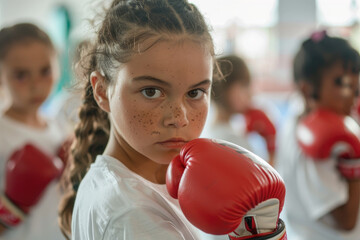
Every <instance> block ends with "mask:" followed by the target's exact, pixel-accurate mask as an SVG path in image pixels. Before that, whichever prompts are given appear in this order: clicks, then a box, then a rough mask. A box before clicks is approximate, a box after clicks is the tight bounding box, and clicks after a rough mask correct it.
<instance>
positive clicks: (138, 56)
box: [60, 0, 215, 240]
mask: <svg viewBox="0 0 360 240" xmlns="http://www.w3.org/2000/svg"><path fill="white" fill-rule="evenodd" d="M85 59H88V65H87V66H85V70H86V72H85V74H84V77H83V81H84V82H83V83H84V89H85V92H84V99H83V106H82V107H81V109H80V114H79V117H80V123H79V125H78V127H77V129H76V131H75V135H76V139H75V142H74V143H73V146H72V161H71V163H70V165H69V169H68V172H67V173H68V178H67V179H66V180H67V183H68V186H67V188H66V191H67V192H66V193H65V196H64V198H63V201H62V204H61V206H60V225H61V228H62V230H63V232H64V234H65V235H66V236H67V237H68V238H70V235H71V236H72V239H73V240H76V239H156V240H160V239H187V240H190V239H200V237H199V236H198V235H199V233H200V231H199V230H197V229H195V228H194V227H193V226H192V225H191V224H190V223H189V222H188V221H187V220H186V219H185V217H184V215H183V214H182V213H181V211H180V209H179V207H178V202H177V201H175V200H174V199H172V198H171V197H170V196H169V194H168V193H167V191H166V187H165V173H166V169H167V166H168V164H169V163H170V161H171V160H172V158H173V157H175V156H176V155H177V154H178V153H179V150H180V148H181V147H182V146H183V145H184V144H185V143H186V142H188V141H190V140H192V139H195V138H197V137H199V135H200V133H201V131H202V129H203V126H204V123H205V119H206V116H207V112H208V106H209V101H210V87H211V82H212V74H213V66H214V63H215V60H214V47H213V42H212V39H211V36H210V34H209V31H208V27H207V25H206V24H205V22H204V19H203V17H202V15H201V14H200V13H199V11H198V10H197V8H196V7H195V6H194V5H193V4H189V3H188V2H187V1H186V0H152V1H145V0H142V1H136V0H130V1H129V0H128V1H125V0H115V1H114V2H113V3H112V4H111V6H110V8H109V10H108V12H107V14H106V16H105V19H104V20H103V22H102V25H101V27H100V30H99V31H98V37H97V39H96V41H95V42H94V45H93V48H92V49H91V51H90V53H89V54H86V55H85V56H84V58H83V60H85ZM81 65H83V66H84V61H82V64H80V66H81ZM75 199H76V200H75Z"/></svg>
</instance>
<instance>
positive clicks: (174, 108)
mask: <svg viewBox="0 0 360 240" xmlns="http://www.w3.org/2000/svg"><path fill="white" fill-rule="evenodd" d="M212 72H213V58H212V56H211V55H210V53H209V51H207V50H206V49H205V48H204V47H203V46H202V45H200V44H198V43H195V42H193V41H190V40H184V41H181V42H178V41H162V42H159V43H156V44H155V45H154V46H152V47H151V48H150V49H148V50H147V51H145V52H143V53H139V54H135V55H134V56H133V57H132V58H131V60H130V61H129V62H127V63H126V64H123V65H122V66H121V67H120V71H119V73H118V78H117V81H116V84H114V85H110V88H109V89H108V96H109V97H108V98H109V111H110V116H111V119H112V124H113V128H114V130H115V134H116V135H118V136H121V138H122V139H124V140H125V141H126V142H127V144H128V145H129V146H131V147H132V148H133V149H134V150H136V151H137V152H138V153H140V154H142V155H144V156H146V157H147V158H149V159H151V160H153V161H155V162H157V163H160V164H168V163H169V162H170V161H171V159H172V158H173V157H174V156H176V155H177V154H178V153H179V150H180V148H181V147H182V146H183V145H184V144H185V143H186V142H188V141H190V140H192V139H194V138H197V137H199V135H200V133H201V131H202V129H203V126H204V124H205V120H206V117H207V113H208V107H209V101H210V86H211V81H212Z"/></svg>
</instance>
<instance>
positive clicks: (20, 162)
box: [0, 144, 63, 227]
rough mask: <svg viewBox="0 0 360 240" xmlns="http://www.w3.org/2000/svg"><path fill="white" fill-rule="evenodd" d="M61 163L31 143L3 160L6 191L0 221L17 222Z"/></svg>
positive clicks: (2, 200)
mask: <svg viewBox="0 0 360 240" xmlns="http://www.w3.org/2000/svg"><path fill="white" fill-rule="evenodd" d="M62 169H63V163H62V161H61V160H60V159H59V158H53V157H51V156H48V155H47V154H45V153H43V152H42V151H41V150H39V149H38V148H36V147H35V146H33V145H31V144H27V145H25V146H24V147H23V148H22V149H19V150H17V151H16V152H14V153H13V154H12V155H11V156H10V158H9V159H8V161H7V163H6V169H5V194H3V195H2V196H1V197H0V222H1V223H3V224H4V225H5V226H8V227H13V226H16V225H18V224H19V223H20V222H21V221H22V220H23V219H24V218H25V215H26V214H27V213H28V212H29V210H30V208H31V207H32V206H34V205H35V204H36V203H37V202H38V201H39V199H40V198H41V196H42V194H43V192H44V190H45V188H46V186H47V185H48V184H49V183H50V182H51V181H52V180H54V179H55V178H57V177H59V176H60V174H61V172H62Z"/></svg>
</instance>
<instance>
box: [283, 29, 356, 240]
mask: <svg viewBox="0 0 360 240" xmlns="http://www.w3.org/2000/svg"><path fill="white" fill-rule="evenodd" d="M293 70H294V79H295V83H296V85H297V87H298V89H299V90H300V92H301V94H302V96H303V99H304V111H303V112H302V113H301V114H300V116H296V117H295V118H294V119H292V120H290V121H288V122H287V125H286V126H285V127H284V129H283V131H282V134H281V135H280V136H281V137H280V141H279V148H278V149H279V151H278V158H277V161H278V164H277V169H278V171H279V173H280V174H281V175H282V176H283V178H284V181H285V183H286V189H287V193H286V203H285V204H286V210H285V212H286V216H287V227H288V228H291V229H290V230H289V231H288V232H289V237H290V238H291V239H293V238H294V239H319V240H323V239H324V240H325V239H327V240H329V239H330V240H331V239H334V240H335V239H336V240H344V239H346V240H355V239H358V238H359V236H360V216H359V215H360V214H359V206H360V200H359V199H360V181H359V180H356V179H351V180H349V179H348V178H347V177H346V176H345V175H343V174H342V173H341V171H339V168H338V167H337V166H338V165H337V163H338V160H339V159H337V158H336V157H335V156H333V155H331V156H327V158H325V159H321V160H319V159H315V158H313V157H310V155H308V154H305V150H304V149H301V148H300V146H299V139H297V136H299V135H296V130H297V129H299V128H298V126H299V123H301V122H302V121H303V120H304V119H306V117H307V116H311V115H310V114H312V113H315V112H317V111H318V110H319V109H326V111H331V112H333V113H335V114H337V115H339V116H349V115H350V113H351V110H352V107H353V104H354V100H355V97H356V96H357V94H358V81H359V72H360V56H359V54H358V52H356V50H354V49H353V48H352V47H351V46H350V45H349V44H348V42H347V41H346V40H344V39H341V38H336V37H330V36H328V35H327V34H326V32H324V31H323V32H316V33H314V34H313V35H312V36H311V37H310V38H308V39H306V40H305V41H304V42H303V43H302V45H301V47H300V49H299V51H298V52H297V54H296V56H295V59H294V68H293ZM328 121H330V119H329V118H328V119H325V121H324V122H322V123H323V124H326V123H327V122H328ZM340 127H341V126H336V125H333V126H331V127H330V128H328V129H326V132H328V133H329V134H330V135H331V134H332V132H334V130H337V129H340Z"/></svg>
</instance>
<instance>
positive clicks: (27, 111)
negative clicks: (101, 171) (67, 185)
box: [0, 23, 65, 240]
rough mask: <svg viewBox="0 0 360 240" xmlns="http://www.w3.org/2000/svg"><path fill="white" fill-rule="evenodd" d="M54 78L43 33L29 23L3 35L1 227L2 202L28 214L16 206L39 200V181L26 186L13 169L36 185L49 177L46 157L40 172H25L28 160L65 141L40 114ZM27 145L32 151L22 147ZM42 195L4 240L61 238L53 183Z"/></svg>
mask: <svg viewBox="0 0 360 240" xmlns="http://www.w3.org/2000/svg"><path fill="white" fill-rule="evenodd" d="M57 77H58V66H57V55H56V51H55V49H54V46H53V44H52V42H51V40H50V38H49V37H48V36H47V34H46V33H45V32H44V31H42V30H41V29H39V28H38V27H37V26H35V25H33V24H28V23H20V24H16V25H14V26H11V27H7V28H3V29H1V31H0V84H1V87H2V88H3V90H5V93H6V97H7V98H8V99H7V102H8V103H9V104H7V105H6V107H5V108H4V109H3V111H2V112H1V114H0V133H1V137H0V184H1V190H2V193H3V194H2V197H1V200H0V208H1V214H0V222H1V223H2V224H6V225H7V226H8V227H9V226H10V225H11V222H10V224H9V222H7V220H8V219H9V218H8V216H6V215H4V211H5V210H6V208H7V205H6V204H5V203H6V202H4V201H3V200H4V198H5V197H6V198H8V199H10V200H11V202H12V203H14V204H15V208H19V209H22V210H23V211H25V212H27V211H28V209H27V208H28V206H26V207H24V205H23V206H22V205H21V204H19V203H20V202H22V204H24V202H26V201H28V200H30V199H35V198H37V196H34V194H35V188H38V187H39V186H35V185H36V184H35V182H36V181H37V180H34V181H26V180H25V178H24V175H16V174H17V173H18V172H17V169H18V168H17V167H21V168H23V169H24V171H25V175H30V174H34V175H36V176H37V178H39V179H40V178H41V176H42V175H43V174H48V172H49V171H51V170H50V169H49V168H45V167H44V166H45V165H46V164H47V163H49V161H48V159H47V157H44V159H40V158H38V159H35V161H36V162H37V163H39V165H38V166H34V165H32V166H31V165H30V166H29V163H30V162H33V161H34V158H32V156H33V155H34V154H35V153H39V152H43V153H46V155H43V154H41V156H48V155H55V154H56V153H57V151H58V149H59V147H60V145H61V143H62V142H63V141H64V139H65V136H64V134H63V133H62V131H61V129H60V128H59V126H58V125H57V123H56V122H55V121H52V120H50V119H47V118H45V117H44V116H42V115H41V114H40V111H39V109H40V106H41V105H42V104H43V103H44V101H45V100H46V99H47V97H48V96H49V94H50V92H51V90H52V87H53V85H54V83H55V81H56V79H57ZM28 143H31V144H32V145H34V146H35V147H31V148H29V147H26V146H28V145H27V144H28ZM24 146H25V147H24ZM29 149H30V150H29ZM34 149H35V150H34ZM36 149H38V150H36ZM16 151H21V152H23V153H28V154H25V155H24V156H23V157H21V156H20V157H16V155H13V153H14V152H16ZM18 156H19V155H18ZM10 160H11V161H12V164H14V162H15V165H12V166H11V167H9V166H10V165H9V164H7V162H9V161H10ZM40 160H41V161H44V162H41V161H40ZM50 162H52V160H51V161H50ZM50 167H52V166H50ZM25 168H27V169H25ZM56 169H57V168H55V170H56ZM58 173H59V172H58ZM15 175H16V176H15ZM52 178H56V176H55V175H54V176H52ZM10 181H12V183H14V182H15V185H12V186H11V184H10V183H11V182H10ZM16 183H18V185H16ZM32 184H33V186H32ZM14 186H18V187H14ZM24 187H25V188H29V189H31V190H32V191H31V192H30V193H27V194H25V193H24V192H22V191H21V190H20V189H22V188H24ZM43 190H44V194H43V196H42V197H41V194H40V195H39V198H40V200H38V203H37V204H36V205H35V206H32V207H31V208H30V210H29V212H28V213H29V214H28V215H27V216H26V217H25V218H24V219H23V222H21V223H19V224H18V225H16V224H15V225H16V226H13V227H12V228H10V229H6V230H5V229H2V230H3V231H4V232H3V235H2V237H4V239H38V240H39V239H62V238H63V237H62V234H61V231H60V229H59V227H58V226H57V221H56V220H57V211H56V206H57V205H58V202H59V199H60V192H59V191H58V189H57V187H56V183H55V182H51V183H50V184H49V186H47V188H44V189H43ZM9 193H12V195H9ZM19 196H20V197H19ZM15 200H19V201H15ZM17 203H18V204H17ZM21 206H22V207H21ZM12 209H14V208H12Z"/></svg>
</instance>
